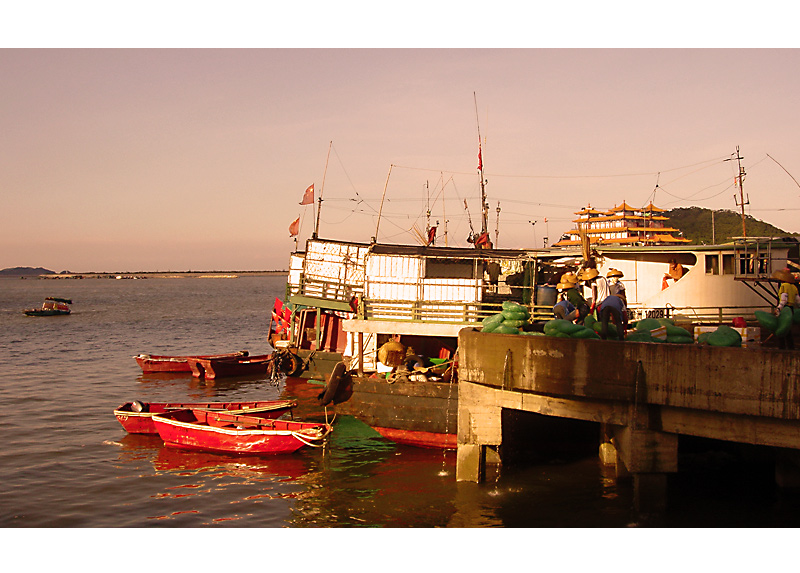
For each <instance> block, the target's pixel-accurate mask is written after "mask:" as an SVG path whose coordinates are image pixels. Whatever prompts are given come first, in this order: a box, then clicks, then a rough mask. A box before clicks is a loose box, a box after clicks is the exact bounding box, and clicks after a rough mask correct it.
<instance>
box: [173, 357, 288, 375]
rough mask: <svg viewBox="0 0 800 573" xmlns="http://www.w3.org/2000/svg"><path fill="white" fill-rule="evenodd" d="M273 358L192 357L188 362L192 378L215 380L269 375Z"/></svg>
mask: <svg viewBox="0 0 800 573" xmlns="http://www.w3.org/2000/svg"><path fill="white" fill-rule="evenodd" d="M272 358H273V357H272V354H263V355H261V356H232V357H231V356H228V357H202V356H190V357H189V358H188V360H187V362H188V364H189V368H191V370H192V376H194V377H195V378H205V379H206V380H214V379H216V378H225V377H230V376H249V375H260V374H267V372H270V368H271V367H272V366H273V360H272Z"/></svg>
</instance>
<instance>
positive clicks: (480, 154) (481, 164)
mask: <svg viewBox="0 0 800 573" xmlns="http://www.w3.org/2000/svg"><path fill="white" fill-rule="evenodd" d="M478 171H483V154H482V153H481V148H480V147H479V148H478Z"/></svg>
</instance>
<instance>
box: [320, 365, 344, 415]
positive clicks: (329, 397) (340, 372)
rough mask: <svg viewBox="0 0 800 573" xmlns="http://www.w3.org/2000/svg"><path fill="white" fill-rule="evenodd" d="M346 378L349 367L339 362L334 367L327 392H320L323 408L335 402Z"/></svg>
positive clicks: (327, 385)
mask: <svg viewBox="0 0 800 573" xmlns="http://www.w3.org/2000/svg"><path fill="white" fill-rule="evenodd" d="M346 378H347V367H346V366H345V365H344V362H337V363H336V366H334V367H333V371H332V372H331V377H330V378H329V379H328V383H327V384H326V385H325V390H323V391H322V392H320V393H319V396H317V398H318V399H319V403H320V404H321V405H322V406H327V405H328V404H330V403H331V402H333V400H334V398H335V397H336V394H337V393H338V392H339V388H340V387H341V386H343V384H344V381H345V379H346Z"/></svg>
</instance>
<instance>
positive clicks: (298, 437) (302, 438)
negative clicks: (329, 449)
mask: <svg viewBox="0 0 800 573" xmlns="http://www.w3.org/2000/svg"><path fill="white" fill-rule="evenodd" d="M326 426H327V427H328V429H327V430H326V431H325V433H324V434H322V435H321V436H319V437H318V438H311V437H308V438H307V437H306V436H305V435H302V434H301V433H300V432H291V434H292V436H293V437H294V438H295V439H296V440H297V441H299V442H302V443H303V444H305V445H307V446H310V447H312V448H321V447H323V446H324V445H325V444H324V443H322V444H314V443H313V442H311V441H309V440H315V441H316V440H320V441H324V440H325V439H327V437H328V436H330V434H331V432H332V431H333V428H331V426H330V425H329V424H326Z"/></svg>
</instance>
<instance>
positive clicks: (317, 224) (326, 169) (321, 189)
mask: <svg viewBox="0 0 800 573" xmlns="http://www.w3.org/2000/svg"><path fill="white" fill-rule="evenodd" d="M331 147H333V141H331V143H330V145H328V157H327V158H326V159H325V171H324V172H323V173H322V187H320V189H319V199H318V200H317V201H318V202H319V206H318V207H317V222H316V224H315V225H314V234H313V235H311V238H312V239H316V238H317V233H319V213H320V211H322V192H323V191H324V190H325V176H326V175H327V174H328V161H329V160H330V158H331Z"/></svg>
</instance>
